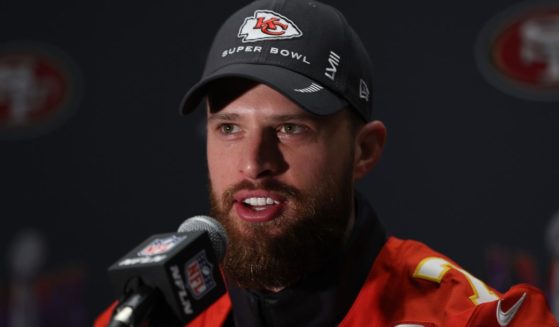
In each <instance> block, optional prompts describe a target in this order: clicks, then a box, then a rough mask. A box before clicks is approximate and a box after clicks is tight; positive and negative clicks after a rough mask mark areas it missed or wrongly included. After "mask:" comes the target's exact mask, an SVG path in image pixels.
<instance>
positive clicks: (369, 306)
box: [97, 0, 557, 327]
mask: <svg viewBox="0 0 559 327" xmlns="http://www.w3.org/2000/svg"><path fill="white" fill-rule="evenodd" d="M371 84H372V76H371V64H370V61H369V56H368V54H367V52H366V50H365V47H364V46H363V44H362V43H361V40H360V39H359V37H358V36H357V34H356V33H355V32H354V31H353V29H352V28H351V27H350V26H349V24H348V23H347V21H346V20H345V18H344V17H343V15H342V14H341V13H340V12H339V11H337V10H336V9H334V8H333V7H331V6H328V5H325V4H322V3H320V2H318V1H313V0H311V1H309V0H260V1H256V2H254V3H251V4H249V5H247V6H246V7H244V8H242V9H240V10H239V11H237V12H236V13H234V14H233V15H232V16H231V17H230V18H229V19H228V20H227V21H226V22H225V23H224V24H223V26H222V27H221V28H220V30H219V32H218V34H217V35H216V37H215V39H214V42H213V45H212V47H211V49H210V52H209V55H208V59H207V62H206V67H205V70H204V74H203V77H202V79H201V81H200V82H199V83H197V84H196V85H195V86H193V87H192V88H191V89H190V91H188V93H187V94H186V96H185V98H184V100H183V102H182V104H181V110H182V112H183V113H185V114H187V113H189V112H192V111H194V110H196V108H198V107H199V104H202V106H203V109H200V110H206V114H207V161H208V171H209V185H210V199H211V214H212V215H213V216H214V217H215V218H217V219H218V220H219V221H220V222H221V223H222V224H223V225H224V226H225V229H226V231H227V234H228V237H229V245H228V248H227V251H226V255H225V258H224V262H223V265H222V270H223V275H224V278H225V281H226V284H227V293H226V294H225V295H224V296H223V297H221V298H220V299H219V300H218V301H217V302H215V303H214V304H213V305H212V306H211V307H209V308H208V309H207V310H206V311H205V312H203V313H202V314H201V315H200V316H198V317H197V318H196V319H195V320H194V321H193V322H191V323H190V324H189V326H243V327H244V326H401V327H403V326H408V327H409V326H415V327H419V326H425V327H427V326H430V327H432V326H482V325H483V326H511V327H514V326H557V324H556V322H555V320H554V318H553V317H552V315H551V314H550V312H549V309H548V308H547V305H546V303H545V300H544V298H543V295H542V294H541V292H540V291H538V290H537V289H535V288H534V287H532V286H529V285H517V286H514V287H513V288H511V289H510V290H509V291H508V292H507V293H505V294H500V293H498V292H497V291H495V290H493V289H491V288H490V287H488V286H486V285H485V284H484V283H483V282H482V281H480V280H479V279H477V278H476V277H474V276H472V275H471V274H469V273H468V272H467V271H465V270H464V269H462V268H461V267H460V266H458V265H457V264H456V263H454V262H453V261H452V260H451V259H449V258H447V257H446V256H444V255H442V254H440V253H437V252H435V251H433V250H431V249H430V248H428V247H427V246H425V245H423V244H421V243H419V242H415V241H404V240H400V239H398V238H396V237H387V236H386V235H385V232H384V230H383V228H382V226H381V225H380V223H379V221H378V219H377V216H376V214H375V212H374V210H373V209H372V207H371V206H370V204H369V203H368V202H367V201H366V200H365V199H364V197H362V196H360V195H359V194H358V193H357V192H356V191H355V190H354V183H355V182H356V181H357V180H359V179H361V178H362V177H363V176H365V175H366V174H367V173H368V172H369V171H370V170H371V169H373V168H374V166H375V164H376V163H377V162H378V160H379V158H380V156H381V153H382V150H383V147H384V143H385V139H386V128H385V126H384V124H383V123H382V122H380V121H378V120H374V119H372V99H371V92H370V90H371ZM105 316H106V314H105ZM103 319H105V320H103ZM104 321H106V318H103V317H102V318H100V319H99V320H98V322H97V323H98V326H104V325H105V324H106V322H105V323H104Z"/></svg>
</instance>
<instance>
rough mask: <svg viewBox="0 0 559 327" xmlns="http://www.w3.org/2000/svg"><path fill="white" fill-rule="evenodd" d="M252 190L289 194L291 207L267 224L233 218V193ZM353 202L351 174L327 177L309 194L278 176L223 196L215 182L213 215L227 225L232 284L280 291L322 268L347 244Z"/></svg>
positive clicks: (246, 184)
mask: <svg viewBox="0 0 559 327" xmlns="http://www.w3.org/2000/svg"><path fill="white" fill-rule="evenodd" d="M252 189H260V190H262V189H263V190H269V191H273V192H275V193H278V194H280V195H281V196H283V197H285V199H286V200H287V202H286V204H287V206H286V208H285V210H284V211H283V212H282V213H281V214H280V216H278V217H276V218H275V219H273V220H271V221H268V222H261V223H249V222H245V221H243V220H241V219H239V218H236V217H233V216H232V215H231V214H230V213H231V212H232V211H231V209H232V208H233V205H234V199H233V195H234V194H235V193H236V192H237V191H239V190H252ZM352 201H353V183H352V179H351V177H350V176H344V178H342V180H341V181H339V182H336V181H334V180H333V178H331V177H326V178H323V179H322V180H321V181H320V182H319V183H318V184H317V185H315V187H313V189H312V190H310V191H308V192H305V193H303V192H301V191H299V190H298V189H296V188H294V187H292V186H289V185H286V184H284V183H281V182H278V181H276V180H273V179H270V180H266V181H264V182H262V183H259V184H253V183H251V182H248V181H243V182H240V183H238V184H236V185H233V186H232V187H230V188H229V189H227V190H226V191H225V192H223V194H222V195H221V198H219V197H218V196H217V194H215V193H214V191H213V190H212V189H211V182H210V204H211V215H212V216H213V217H215V218H216V219H217V220H218V221H220V222H221V223H222V224H223V226H224V227H225V229H226V231H227V236H228V238H229V243H228V246H227V251H226V254H225V257H224V259H223V271H224V274H225V276H226V278H227V280H228V282H232V283H234V284H235V285H237V286H239V287H242V288H249V289H256V290H274V289H281V288H284V287H289V286H291V285H293V284H294V283H296V282H297V281H299V280H300V279H301V278H303V277H304V276H306V275H308V274H310V273H313V272H317V271H319V270H320V269H321V268H322V267H323V266H324V264H325V263H326V262H327V261H328V260H329V259H331V258H332V257H333V256H335V255H336V254H337V253H338V250H339V249H340V248H341V245H342V242H343V240H344V235H345V231H346V228H347V226H348V223H349V219H350V216H351V210H352Z"/></svg>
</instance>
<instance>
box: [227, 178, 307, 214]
mask: <svg viewBox="0 0 559 327" xmlns="http://www.w3.org/2000/svg"><path fill="white" fill-rule="evenodd" d="M241 190H266V191H271V192H275V193H278V194H279V195H281V196H283V197H285V198H295V199H300V198H301V192H300V191H299V190H298V189H296V188H295V187H293V186H290V185H287V184H285V183H282V182H280V181H277V180H273V179H268V180H265V181H262V182H258V183H252V182H250V181H248V180H243V181H241V182H239V183H237V184H235V185H233V186H231V187H229V188H228V189H227V190H225V192H223V197H222V202H223V203H222V206H223V208H224V209H226V212H227V211H229V210H230V209H231V208H232V207H233V203H234V201H235V199H234V198H233V196H234V195H235V193H237V192H239V191H241Z"/></svg>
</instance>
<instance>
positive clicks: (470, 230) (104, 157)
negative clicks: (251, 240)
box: [0, 0, 559, 326]
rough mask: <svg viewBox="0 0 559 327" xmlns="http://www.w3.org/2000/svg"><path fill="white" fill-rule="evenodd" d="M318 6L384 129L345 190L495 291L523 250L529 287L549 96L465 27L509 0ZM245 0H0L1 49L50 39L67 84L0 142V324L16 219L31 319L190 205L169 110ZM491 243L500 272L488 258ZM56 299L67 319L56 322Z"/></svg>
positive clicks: (196, 194) (199, 124) (196, 118)
mask: <svg viewBox="0 0 559 327" xmlns="http://www.w3.org/2000/svg"><path fill="white" fill-rule="evenodd" d="M325 2H327V3H330V4H333V5H334V6H336V7H337V8H338V9H340V11H342V12H343V13H344V14H345V16H346V17H347V19H348V20H349V22H350V24H351V25H352V26H353V27H354V29H355V30H356V31H357V32H358V33H359V34H360V35H361V37H362V40H363V42H364V43H365V45H366V47H367V49H368V50H369V52H370V54H371V57H372V59H373V63H374V85H373V87H372V89H371V91H372V95H373V99H374V105H375V112H376V118H378V119H381V120H383V121H384V122H385V124H386V125H387V127H388V131H389V138H388V143H387V147H386V150H385V154H384V157H383V159H382V161H381V163H380V164H379V165H378V167H377V168H376V169H375V170H374V172H373V173H372V174H370V175H369V176H368V177H367V178H365V180H364V181H362V182H361V183H360V184H359V186H358V187H359V189H360V190H361V191H362V192H363V193H364V194H365V196H366V197H367V198H368V199H369V200H371V201H372V203H373V204H374V206H375V207H376V209H377V211H378V212H379V214H380V217H381V219H382V221H383V223H384V224H385V226H386V227H387V229H388V230H389V231H390V232H391V233H392V234H394V235H397V236H399V237H402V238H412V239H418V240H421V241H424V242H425V243H427V244H429V245H430V246H431V247H433V248H434V249H436V250H439V251H441V252H443V253H445V254H446V255H448V256H450V257H451V258H453V259H454V260H456V261H457V262H458V263H460V264H461V265H462V266H463V267H464V268H465V269H466V270H468V271H470V272H471V273H472V274H474V275H476V276H478V277H480V278H482V279H484V280H486V281H496V282H498V283H499V285H495V286H496V287H498V288H506V287H508V286H509V285H510V283H512V282H518V281H522V277H521V276H520V275H522V272H521V271H520V270H521V269H520V268H518V260H522V258H524V261H522V262H532V268H533V269H535V270H534V271H535V274H534V276H535V277H534V278H533V279H534V280H532V281H531V282H534V283H536V284H538V285H537V286H539V287H542V288H544V289H545V288H546V287H547V277H546V274H547V270H548V266H549V260H548V252H547V250H546V247H545V242H544V235H545V232H546V226H547V224H548V222H549V220H550V219H551V217H552V215H553V214H554V213H555V212H556V211H557V210H558V209H559V200H558V197H557V196H558V193H559V192H558V187H557V186H558V185H559V171H558V169H557V167H558V166H559V152H558V151H557V150H558V149H559V129H558V128H557V126H558V124H559V104H558V103H557V102H539V101H533V100H525V99H522V98H519V97H516V96H514V95H510V94H506V93H503V92H502V91H500V90H499V89H497V88H495V87H494V86H492V85H491V84H489V83H488V82H487V81H486V80H485V79H484V77H483V75H482V74H481V73H480V70H479V68H478V65H477V64H476V59H475V47H476V42H477V39H478V36H479V33H480V31H481V30H482V28H483V27H484V26H485V25H486V24H487V22H488V21H489V20H490V19H491V18H492V17H494V16H495V15H497V14H498V13H500V12H502V11H503V10H505V9H507V8H509V7H510V6H511V5H514V4H516V3H517V2H516V1H505V0H492V1H474V2H452V1H442V0H434V1H334V0H331V1H325ZM245 3H248V1H219V2H218V1H196V2H194V1H155V0H151V1H148V0H137V1H133V2H132V1H96V2H93V1H89V2H78V1H39V0H20V1H1V2H0V46H3V45H6V44H10V43H13V42H20V41H28V42H35V43H36V44H44V45H47V46H53V47H56V48H58V49H59V50H61V51H62V52H64V53H66V55H67V56H69V57H70V58H72V59H73V61H74V63H75V64H76V65H77V67H79V71H81V76H82V81H83V93H82V96H81V98H80V99H81V100H80V102H79V104H78V105H77V106H76V108H75V111H74V113H73V115H72V116H71V117H70V118H69V119H67V120H66V121H65V122H64V123H63V124H61V125H60V126H59V127H58V128H56V129H54V130H52V131H50V132H48V133H44V134H43V135H39V136H35V137H32V138H19V139H11V140H6V139H4V140H0V210H1V211H0V217H1V219H2V225H3V226H2V228H0V249H1V252H0V257H1V258H2V261H1V262H0V268H1V269H0V292H1V295H0V298H1V300H0V307H1V308H0V318H1V319H2V322H0V326H1V325H5V324H7V323H6V321H7V317H8V316H9V312H10V311H9V308H10V305H9V303H10V300H9V298H10V297H9V294H10V292H9V290H10V287H11V286H13V280H14V279H15V278H16V277H14V276H13V273H12V272H11V268H10V259H9V253H10V252H9V251H10V248H11V246H12V245H11V244H13V243H14V240H15V239H17V238H18V237H19V236H21V235H22V233H25V231H29V230H32V231H35V233H38V234H35V235H39V237H40V238H42V240H43V245H44V246H45V249H46V250H45V253H44V255H43V257H44V260H45V261H44V263H43V265H42V266H41V268H40V273H39V275H38V276H37V282H34V283H37V285H39V286H36V287H37V288H39V289H40V291H38V293H39V294H40V295H39V296H38V297H39V306H40V307H42V308H46V307H52V308H57V309H53V310H52V312H53V313H50V316H49V318H48V319H46V318H42V319H40V320H41V321H43V322H45V321H58V320H57V319H59V320H60V321H65V322H64V323H60V322H59V323H53V325H59V326H61V325H64V324H67V325H75V326H79V325H83V324H85V325H89V324H90V323H91V321H92V320H93V319H94V316H95V315H96V314H97V313H98V312H100V311H101V310H102V309H103V308H104V307H105V306H107V305H108V304H109V303H110V302H111V301H112V299H113V298H114V294H113V293H112V290H111V287H110V284H109V280H108V278H107V276H106V268H107V267H108V266H109V265H110V264H111V263H113V262H114V261H116V259H118V258H119V257H120V256H121V255H123V254H124V253H125V252H127V251H128V250H129V249H131V248H132V247H133V246H135V245H136V244H137V243H139V242H140V241H141V240H143V239H144V238H146V237H147V236H149V235H151V234H154V233H160V232H169V231H174V230H176V228H177V227H178V226H179V224H180V223H181V222H182V221H183V220H184V219H186V218H188V217H190V216H193V215H195V214H200V213H205V212H206V210H207V195H206V193H207V191H206V167H205V152H204V151H205V150H204V138H203V119H202V116H201V114H194V115H191V116H188V117H179V115H178V104H179V102H180V99H181V97H182V96H183V94H184V93H185V91H186V90H187V89H188V87H190V86H191V85H193V84H194V83H195V82H196V81H197V80H198V78H199V77H200V75H201V72H202V68H203V62H204V58H205V55H206V52H207V50H208V48H209V45H210V42H211V39H212V36H213V34H214V33H215V32H216V30H217V29H218V28H219V26H220V24H221V23H222V22H223V21H224V19H225V18H226V17H227V16H228V15H229V14H230V13H232V12H233V11H234V10H236V9H237V8H239V7H240V6H242V5H243V4H245ZM495 251H497V253H498V258H497V259H498V260H503V262H505V267H506V268H507V269H508V270H507V272H505V273H503V274H504V276H505V277H503V278H504V281H502V278H501V279H499V278H500V277H499V276H495V272H494V271H492V270H491V268H490V266H491V264H492V261H491V260H493V259H494V257H492V255H494V253H495ZM492 258H493V259H492ZM518 258H520V259H518ZM526 258H528V259H526ZM517 259H518V260H517ZM519 269H520V270H519ZM68 276H70V277H68ZM507 276H508V277H507ZM501 277H502V276H501ZM69 280H70V282H68V281H69ZM499 280H501V281H500V282H499ZM34 285H35V284H34ZM45 289H46V291H45ZM53 301H54V302H53ZM53 303H55V304H53ZM61 303H66V304H68V303H71V304H72V308H75V309H76V310H78V311H79V312H80V314H79V317H78V318H74V320H72V321H69V320H68V319H67V317H66V318H64V313H67V312H68V310H69V309H61V308H62V307H64V306H63V305H62V304H61ZM66 308H68V306H66ZM39 311H41V310H39ZM43 311H44V310H43ZM58 312H59V313H60V317H59V316H57V313H58ZM41 314H43V315H44V314H45V313H44V312H43V313H41ZM49 319H50V320H49ZM64 319H66V320H64ZM80 321H81V323H80ZM84 322H85V323H84ZM45 325H46V323H45Z"/></svg>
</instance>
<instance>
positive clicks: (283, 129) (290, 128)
mask: <svg viewBox="0 0 559 327" xmlns="http://www.w3.org/2000/svg"><path fill="white" fill-rule="evenodd" d="M306 130H307V128H306V127H305V126H302V125H297V124H283V125H281V126H280V128H279V130H278V132H279V133H282V134H301V133H304V132H305V131H306Z"/></svg>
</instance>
